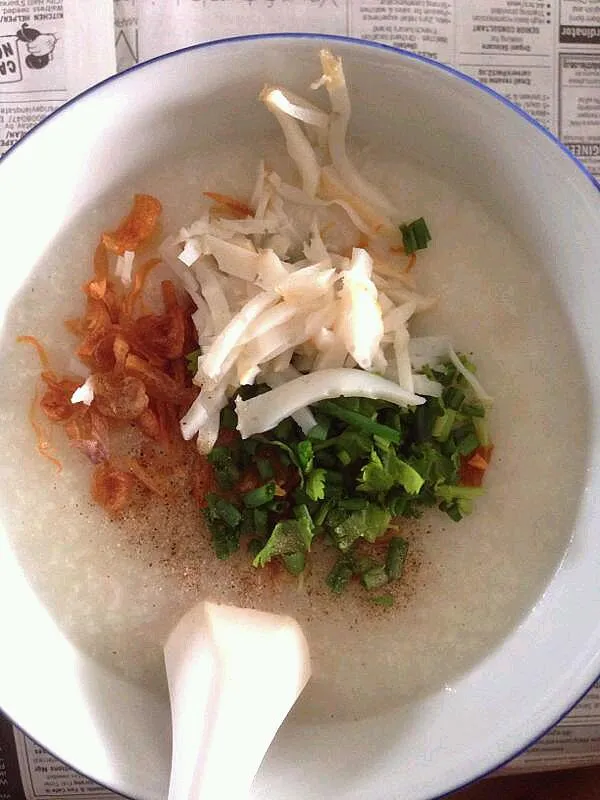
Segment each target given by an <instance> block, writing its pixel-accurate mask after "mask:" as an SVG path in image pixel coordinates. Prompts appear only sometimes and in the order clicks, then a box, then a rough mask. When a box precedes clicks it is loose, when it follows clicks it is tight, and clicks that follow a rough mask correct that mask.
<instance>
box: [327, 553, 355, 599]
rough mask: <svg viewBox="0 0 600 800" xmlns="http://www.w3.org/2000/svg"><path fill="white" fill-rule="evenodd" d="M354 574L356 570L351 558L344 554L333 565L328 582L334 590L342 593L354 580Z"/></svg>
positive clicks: (336, 592)
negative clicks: (353, 567)
mask: <svg viewBox="0 0 600 800" xmlns="http://www.w3.org/2000/svg"><path fill="white" fill-rule="evenodd" d="M353 575H354V570H353V569H352V566H351V563H350V561H349V559H347V558H345V557H344V556H342V557H341V558H338V560H337V561H336V563H335V564H334V565H333V568H332V569H331V571H330V573H329V575H328V576H327V578H326V582H327V585H328V586H329V588H330V589H331V591H332V592H335V594H341V593H342V592H343V591H344V589H345V588H346V586H348V584H349V583H350V581H351V580H352V576H353Z"/></svg>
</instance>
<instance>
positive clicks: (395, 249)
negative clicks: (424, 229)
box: [390, 244, 404, 253]
mask: <svg viewBox="0 0 600 800" xmlns="http://www.w3.org/2000/svg"><path fill="white" fill-rule="evenodd" d="M403 252H404V245H401V244H393V245H391V246H390V253H403Z"/></svg>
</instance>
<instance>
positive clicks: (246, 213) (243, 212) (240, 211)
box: [203, 192, 254, 219]
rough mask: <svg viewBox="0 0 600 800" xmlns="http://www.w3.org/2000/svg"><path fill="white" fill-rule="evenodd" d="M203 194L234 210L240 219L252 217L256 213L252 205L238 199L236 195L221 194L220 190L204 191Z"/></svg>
mask: <svg viewBox="0 0 600 800" xmlns="http://www.w3.org/2000/svg"><path fill="white" fill-rule="evenodd" d="M203 194H204V196H205V197H209V198H210V199H211V200H214V202H215V203H218V204H219V205H221V206H225V208H228V209H229V210H230V211H233V213H234V214H236V216H238V217H239V218H240V219H243V218H244V217H251V216H253V214H254V212H253V211H252V209H251V208H250V206H248V205H246V203H242V202H241V201H240V200H236V198H235V197H231V196H230V195H228V194H219V192H203Z"/></svg>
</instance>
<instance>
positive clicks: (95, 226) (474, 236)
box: [0, 143, 585, 720]
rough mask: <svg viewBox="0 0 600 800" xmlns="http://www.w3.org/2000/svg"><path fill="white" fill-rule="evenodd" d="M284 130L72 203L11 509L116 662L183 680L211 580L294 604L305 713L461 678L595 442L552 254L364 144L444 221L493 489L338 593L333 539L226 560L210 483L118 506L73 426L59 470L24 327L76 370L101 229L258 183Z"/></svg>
mask: <svg viewBox="0 0 600 800" xmlns="http://www.w3.org/2000/svg"><path fill="white" fill-rule="evenodd" d="M265 144H266V143H265ZM275 147H277V146H276V145H271V144H269V151H270V152H274V148H275ZM266 149H267V148H266V146H265V147H260V146H255V147H252V148H245V147H240V148H239V149H237V150H234V151H232V148H231V146H230V145H228V147H227V152H226V154H225V153H224V152H223V153H221V152H211V153H204V154H203V155H202V156H201V157H198V156H196V157H194V158H191V159H188V160H187V161H185V162H183V161H182V162H179V163H176V164H165V165H163V166H162V167H161V168H160V170H157V171H156V172H154V173H150V174H146V175H144V176H143V178H139V179H138V180H137V181H136V182H135V183H134V184H131V185H128V186H127V187H123V188H122V190H119V191H116V192H115V193H114V195H112V196H110V197H107V198H105V199H104V200H103V202H102V203H99V204H98V206H97V207H96V208H94V209H91V210H90V211H89V212H88V213H86V214H85V215H84V216H82V217H80V218H78V219H75V220H73V223H72V225H71V227H70V228H69V229H68V230H67V231H66V232H64V234H63V235H61V237H60V239H59V240H58V241H57V242H56V243H55V244H53V246H52V248H51V249H50V250H49V251H48V253H47V254H46V257H45V258H44V259H43V260H42V261H41V262H40V264H39V265H38V266H37V268H36V269H35V272H34V274H33V275H32V276H31V278H30V279H29V280H28V281H27V284H26V286H24V288H23V290H22V292H21V294H20V296H19V297H18V300H17V301H16V302H15V303H14V305H13V307H12V309H11V312H10V314H9V318H8V320H7V323H6V325H5V328H4V331H3V334H2V348H1V350H0V353H1V356H0V358H1V362H2V375H3V379H2V382H1V383H0V415H1V423H2V431H3V445H4V446H3V448H2V450H1V452H0V486H1V489H0V491H1V497H2V510H1V513H2V518H3V521H4V523H5V525H6V527H7V529H8V531H9V536H10V538H11V540H12V542H13V544H14V547H15V550H16V551H17V553H18V555H19V558H20V560H21V562H22V564H23V566H24V568H25V569H26V571H27V574H28V575H29V576H30V579H31V582H32V584H33V585H34V587H35V589H36V591H37V592H38V594H39V596H40V597H41V598H42V599H43V602H44V603H45V604H46V605H47V606H48V608H49V609H50V611H51V613H52V615H53V616H54V618H55V619H56V621H57V622H58V624H59V625H60V626H61V628H62V629H63V630H64V631H65V632H66V633H67V634H68V636H69V637H71V639H72V640H73V641H74V642H76V643H77V645H78V646H80V647H81V648H82V650H84V651H85V652H86V653H88V654H91V655H92V656H93V657H94V658H96V659H97V660H98V661H100V662H102V663H104V664H106V665H109V667H110V668H111V669H113V670H114V671H115V672H117V673H121V674H125V675H126V676H128V678H129V679H130V680H131V681H133V682H136V683H140V684H143V685H144V686H146V687H147V688H148V690H149V691H152V692H154V693H165V692H166V683H165V678H164V673H163V665H162V643H163V641H164V639H165V637H166V635H167V634H168V632H169V630H170V629H171V627H172V626H173V625H174V623H175V622H176V621H177V619H178V618H179V617H180V616H181V615H182V614H183V613H184V612H185V611H186V610H187V609H188V608H189V607H190V606H191V605H192V604H193V603H195V602H197V601H198V600H200V599H203V598H210V599H212V600H217V601H222V602H228V603H233V604H239V605H248V606H253V607H256V608H260V609H265V610H269V611H274V612H285V613H290V614H292V615H293V616H295V617H296V618H297V619H298V621H299V622H300V623H301V625H302V626H303V628H304V630H305V632H306V635H307V638H308V641H309V645H310V650H311V656H312V659H313V673H314V677H313V680H312V681H311V684H310V685H309V688H308V689H307V691H306V692H305V694H304V695H303V697H302V699H301V702H300V705H299V708H298V711H297V713H298V716H300V717H303V718H305V719H308V718H310V719H314V720H325V719H328V718H330V716H331V715H335V716H337V717H340V718H342V717H349V716H351V717H360V716H365V715H368V714H371V713H374V712H376V711H377V710H379V709H382V708H389V707H390V706H400V705H403V704H404V703H406V702H409V701H411V700H412V699H414V698H416V697H418V696H421V695H423V694H426V693H429V692H431V691H434V690H435V689H438V688H440V687H441V686H444V685H451V684H452V681H453V680H454V679H455V677H456V676H457V675H459V674H460V673H461V672H463V671H464V670H467V669H468V668H469V667H471V666H472V665H473V664H475V663H476V662H477V660H478V659H480V658H481V657H482V656H483V655H484V654H485V653H487V652H489V651H490V649H492V648H493V647H494V646H495V645H497V644H498V643H499V642H500V641H501V639H502V638H503V637H504V636H506V634H507V633H508V632H509V631H510V629H511V628H512V627H513V626H514V625H516V624H517V623H518V621H519V619H520V618H521V617H522V616H523V615H524V614H525V613H526V612H527V611H528V609H529V608H530V607H531V606H532V605H533V603H534V602H535V600H536V598H537V597H538V596H539V594H540V593H541V591H542V590H543V587H544V585H545V583H546V582H547V580H548V578H549V576H550V575H551V573H552V571H553V570H554V569H555V568H556V566H557V565H558V563H559V561H560V558H561V555H562V553H563V552H564V549H565V547H566V544H567V542H568V536H569V531H570V526H571V522H572V519H573V516H574V514H575V511H576V506H577V502H578V485H579V484H580V479H581V467H580V466H579V465H578V461H577V459H572V460H570V461H569V463H570V467H569V469H568V470H565V467H564V464H565V454H568V453H578V452H581V451H582V450H583V448H584V444H585V443H584V439H583V422H582V420H583V419H584V417H585V407H584V402H585V400H584V398H582V397H581V396H580V395H579V394H578V393H576V392H572V391H571V389H570V387H572V386H573V385H575V384H577V383H578V382H579V380H580V373H579V366H578V364H579V362H578V358H577V354H576V352H575V351H574V346H573V343H572V340H571V337H570V335H569V326H568V324H567V323H566V320H565V319H563V315H562V312H561V309H560V307H559V305H558V303H557V300H556V298H555V296H554V295H553V292H552V289H551V286H550V284H549V282H548V281H547V279H546V278H545V277H544V274H543V269H542V267H543V265H540V264H537V263H536V261H535V257H534V254H531V253H526V252H524V250H523V249H522V248H521V247H520V245H519V243H518V242H517V241H516V240H515V239H514V238H513V236H512V235H511V234H510V232H509V231H508V230H507V229H506V228H505V227H504V226H503V225H502V224H501V223H500V222H499V221H498V220H497V219H495V218H493V216H491V215H490V213H489V212H488V211H486V210H485V209H484V208H483V207H482V206H480V205H478V204H477V203H476V202H475V201H474V200H473V199H470V198H468V197H466V196H465V195H464V194H463V193H461V191H460V189H458V188H456V187H451V186H448V185H447V184H445V183H443V182H441V181H440V180H438V179H437V178H436V177H434V176H432V175H429V174H427V173H426V172H424V171H423V170H422V169H420V168H418V167H415V166H414V165H411V164H408V163H402V164H399V163H397V162H396V163H390V162H389V157H386V155H385V154H377V153H371V154H370V155H369V156H368V160H367V158H365V159H363V167H364V168H365V169H366V170H367V172H368V174H369V177H370V178H371V179H372V180H374V181H377V182H378V183H379V185H380V186H382V187H383V188H385V190H386V191H387V193H388V195H389V196H390V197H391V198H392V199H394V200H396V201H397V203H398V207H399V208H400V209H402V210H403V212H405V213H406V217H407V219H414V218H415V217H418V216H421V215H423V216H425V217H426V219H427V222H428V224H429V227H430V229H431V231H432V234H433V243H432V246H431V247H430V249H429V250H428V251H426V252H425V253H423V254H420V256H419V262H418V281H419V286H420V287H421V288H422V289H423V290H424V291H427V292H432V293H435V294H437V295H438V296H439V298H440V302H439V304H438V307H437V308H436V309H435V310H434V311H431V312H428V313H427V315H425V316H423V317H422V318H421V319H420V321H419V322H418V328H417V329H416V330H418V332H419V333H427V334H429V333H431V334H445V333H448V334H450V336H451V337H452V340H453V342H454V345H455V348H456V349H457V350H462V351H463V352H469V353H473V358H474V360H475V363H476V364H477V365H478V367H479V372H478V374H479V376H480V377H481V379H482V381H483V383H484V385H485V386H486V388H487V389H488V391H489V392H490V393H491V394H492V395H493V396H494V398H495V405H494V410H493V412H492V414H491V426H492V431H493V439H494V441H495V445H496V450H495V454H494V461H493V467H492V468H491V469H490V470H489V475H488V476H487V477H486V488H487V493H486V496H485V497H484V498H482V499H481V500H480V501H479V502H478V503H477V506H476V509H475V512H474V513H473V515H472V516H471V517H470V518H467V519H464V520H463V521H462V522H460V523H458V524H456V523H453V522H451V521H450V520H448V519H447V518H446V517H445V516H444V515H442V514H438V513H436V512H432V513H431V514H430V515H429V516H428V517H427V518H426V519H423V520H421V521H420V522H418V523H409V524H407V525H406V526H405V530H404V531H403V535H405V536H407V538H409V539H410V541H411V555H410V558H409V562H408V567H407V573H406V577H405V580H404V581H403V583H402V584H401V585H400V586H399V587H398V589H396V590H395V591H396V595H397V596H396V604H395V606H394V607H393V608H392V609H382V608H379V607H377V606H375V605H373V604H371V603H369V602H368V600H366V599H365V595H364V592H362V591H356V592H354V591H349V592H347V593H346V594H345V595H343V596H341V597H337V596H334V595H332V594H331V593H330V592H329V590H328V589H327V587H326V586H325V585H324V583H323V579H324V576H325V574H326V572H327V569H328V567H329V566H330V564H331V561H330V556H329V554H327V553H323V552H322V551H321V550H319V551H317V552H316V553H315V554H314V557H313V559H312V564H313V568H312V571H311V572H310V574H308V575H307V576H306V577H305V579H304V580H303V582H302V583H299V582H298V581H297V580H295V579H292V578H290V577H287V576H284V577H283V578H281V577H280V578H279V579H276V580H275V579H274V578H273V576H272V574H271V573H270V572H269V571H268V570H258V571H257V570H254V569H253V568H252V567H251V566H249V563H248V561H249V559H248V558H247V557H246V556H245V554H241V555H240V556H239V557H234V558H232V559H230V560H229V561H227V562H221V561H218V560H217V559H216V557H215V556H214V554H213V552H212V550H211V547H210V543H209V541H208V537H207V535H206V533H205V531H204V530H203V528H202V524H201V521H200V515H199V512H198V510H197V508H196V507H195V506H194V503H193V501H191V500H190V501H189V502H188V503H184V504H177V505H176V506H175V505H171V506H169V505H167V506H164V505H161V504H160V503H158V502H156V501H152V500H149V502H148V505H147V507H146V508H145V509H144V511H143V513H140V512H139V510H138V511H137V512H136V513H131V512H130V513H129V514H125V516H123V517H122V518H121V519H119V520H116V521H115V520H110V519H108V518H107V517H106V516H105V514H104V512H103V511H102V510H101V509H100V508H98V507H95V506H94V505H93V504H92V502H91V501H90V499H89V477H90V465H89V464H88V463H87V462H86V460H85V458H84V457H83V456H82V455H81V454H80V453H78V452H76V451H73V450H70V449H69V448H68V446H66V445H65V444H64V441H63V440H62V437H61V432H60V430H59V429H54V434H53V436H54V441H55V442H56V443H57V444H60V447H59V453H60V457H61V459H62V461H63V464H64V470H63V472H62V473H61V474H56V472H55V470H54V468H53V466H52V465H51V464H50V463H49V462H47V461H45V460H43V459H42V458H41V457H40V456H39V455H38V454H37V452H36V450H35V439H34V435H33V432H32V430H31V428H30V425H29V422H28V419H27V407H28V404H29V402H30V399H31V397H32V394H33V391H34V388H35V385H36V379H37V376H38V374H39V367H38V364H37V362H36V360H35V358H34V356H33V354H32V352H31V350H29V349H27V348H25V347H24V346H23V345H17V344H16V343H15V338H16V336H17V335H18V334H22V333H29V334H34V335H36V336H38V337H39V338H40V339H41V340H42V341H43V342H44V343H45V344H46V345H47V347H48V350H49V353H50V356H51V360H52V364H53V366H54V368H55V369H56V371H58V372H60V371H61V370H66V368H67V365H68V362H69V359H70V355H71V349H70V348H71V347H72V344H73V340H72V339H71V337H70V335H69V334H68V333H67V332H66V330H65V329H64V326H63V324H62V323H63V320H64V319H65V318H67V317H70V316H77V315H78V314H79V313H81V310H82V308H83V297H82V295H81V293H80V291H79V287H80V285H81V284H82V282H83V281H84V280H85V279H86V277H87V275H88V274H89V272H90V269H91V255H92V252H93V247H94V245H95V242H96V241H97V237H98V235H99V233H100V232H101V231H102V230H103V229H106V228H110V227H111V226H113V225H114V223H115V222H116V220H117V219H118V218H119V217H121V216H122V215H123V214H124V213H125V212H126V210H127V208H128V206H129V202H130V198H131V195H132V194H133V192H134V191H144V192H149V193H153V194H155V195H157V196H158V197H159V198H160V199H161V201H162V202H163V206H164V217H163V228H164V231H165V233H167V232H169V231H171V230H174V229H177V228H179V227H180V226H181V225H183V224H185V223H187V222H189V221H191V220H192V219H194V218H195V217H196V216H197V215H198V212H199V209H200V205H201V204H202V202H203V200H202V196H201V192H202V190H205V189H206V190H214V191H220V192H229V193H232V194H235V195H237V196H239V197H242V198H244V197H246V196H248V194H249V192H250V189H251V185H252V181H253V176H254V170H255V166H256V153H257V152H263V151H265V150H266ZM274 158H275V159H276V155H275V156H274ZM557 376H560V380H557ZM61 443H62V444H61ZM557 486H560V492H559V491H557Z"/></svg>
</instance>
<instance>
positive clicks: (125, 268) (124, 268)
mask: <svg viewBox="0 0 600 800" xmlns="http://www.w3.org/2000/svg"><path fill="white" fill-rule="evenodd" d="M134 258H135V253H134V251H133V250H125V252H124V253H123V255H122V256H117V263H116V264H115V275H116V276H117V277H118V278H121V282H122V283H123V285H124V286H131V276H132V273H133V259H134Z"/></svg>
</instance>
